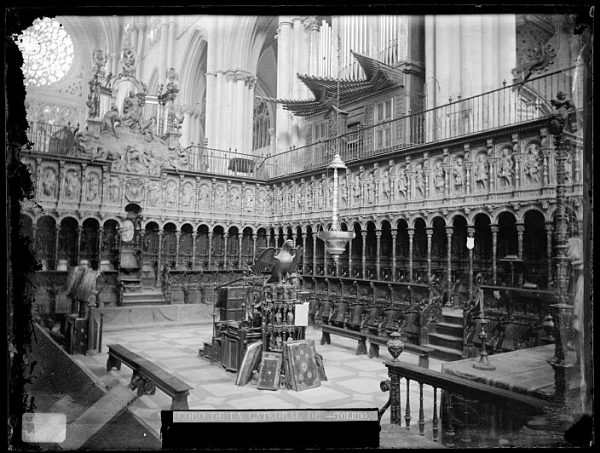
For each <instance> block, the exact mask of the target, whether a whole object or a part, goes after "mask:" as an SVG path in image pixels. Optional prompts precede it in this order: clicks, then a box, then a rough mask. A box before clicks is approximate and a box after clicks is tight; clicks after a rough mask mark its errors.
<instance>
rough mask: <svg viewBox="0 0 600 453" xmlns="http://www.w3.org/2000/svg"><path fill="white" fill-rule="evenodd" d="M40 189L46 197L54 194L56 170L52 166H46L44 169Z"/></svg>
mask: <svg viewBox="0 0 600 453" xmlns="http://www.w3.org/2000/svg"><path fill="white" fill-rule="evenodd" d="M42 191H43V193H44V195H45V196H47V197H53V196H55V195H56V172H55V171H54V169H52V168H46V169H45V170H44V181H43V183H42Z"/></svg>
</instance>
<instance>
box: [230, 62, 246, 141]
mask: <svg viewBox="0 0 600 453" xmlns="http://www.w3.org/2000/svg"><path fill="white" fill-rule="evenodd" d="M247 77H248V74H246V73H245V72H244V71H235V82H234V83H235V100H236V101H237V102H239V103H242V106H240V105H238V106H237V109H235V111H234V112H232V113H233V114H234V115H235V118H231V119H232V120H235V122H236V123H237V126H236V127H235V128H234V129H233V131H232V132H233V133H234V134H235V137H234V142H233V145H234V146H233V147H234V148H235V149H237V150H238V151H240V152H245V150H244V137H243V134H244V127H242V125H243V124H245V123H244V120H245V118H244V116H245V115H244V114H245V111H244V108H243V104H244V103H243V101H244V95H245V91H246V79H247Z"/></svg>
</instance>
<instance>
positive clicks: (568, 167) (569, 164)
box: [565, 152, 573, 183]
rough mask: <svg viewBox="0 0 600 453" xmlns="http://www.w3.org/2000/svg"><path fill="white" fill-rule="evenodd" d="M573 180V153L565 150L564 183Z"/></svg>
mask: <svg viewBox="0 0 600 453" xmlns="http://www.w3.org/2000/svg"><path fill="white" fill-rule="evenodd" d="M570 182H573V154H572V153H570V152H567V157H566V158H565V183H570Z"/></svg>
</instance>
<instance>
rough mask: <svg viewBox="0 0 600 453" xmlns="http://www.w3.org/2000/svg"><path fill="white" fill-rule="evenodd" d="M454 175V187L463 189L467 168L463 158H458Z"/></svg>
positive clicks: (453, 171)
mask: <svg viewBox="0 0 600 453" xmlns="http://www.w3.org/2000/svg"><path fill="white" fill-rule="evenodd" d="M452 174H453V176H454V187H455V188H456V189H462V186H463V184H464V182H465V167H464V165H463V157H462V156H456V161H455V162H454V168H453V169H452Z"/></svg>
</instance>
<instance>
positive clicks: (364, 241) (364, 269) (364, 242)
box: [360, 230, 367, 280]
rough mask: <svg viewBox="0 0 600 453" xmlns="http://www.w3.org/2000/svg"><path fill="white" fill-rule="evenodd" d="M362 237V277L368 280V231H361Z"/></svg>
mask: <svg viewBox="0 0 600 453" xmlns="http://www.w3.org/2000/svg"><path fill="white" fill-rule="evenodd" d="M360 234H361V236H362V276H363V279H365V280H366V278H367V230H361V232H360Z"/></svg>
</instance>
